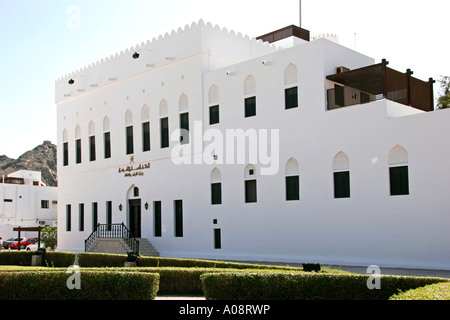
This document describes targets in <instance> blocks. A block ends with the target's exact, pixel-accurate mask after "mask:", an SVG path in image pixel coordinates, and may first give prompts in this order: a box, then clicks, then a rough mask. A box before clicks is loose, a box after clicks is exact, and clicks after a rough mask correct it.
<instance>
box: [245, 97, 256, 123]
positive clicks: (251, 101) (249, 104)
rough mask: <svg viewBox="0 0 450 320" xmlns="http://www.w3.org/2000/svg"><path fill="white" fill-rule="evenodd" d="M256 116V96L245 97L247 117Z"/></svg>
mask: <svg viewBox="0 0 450 320" xmlns="http://www.w3.org/2000/svg"><path fill="white" fill-rule="evenodd" d="M253 116H256V97H251V98H247V99H245V117H246V118H247V117H253Z"/></svg>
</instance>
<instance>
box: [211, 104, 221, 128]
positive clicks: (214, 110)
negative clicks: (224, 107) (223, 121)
mask: <svg viewBox="0 0 450 320" xmlns="http://www.w3.org/2000/svg"><path fill="white" fill-rule="evenodd" d="M219 121H220V118H219V106H212V107H209V124H216V123H219Z"/></svg>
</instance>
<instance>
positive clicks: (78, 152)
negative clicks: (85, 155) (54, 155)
mask: <svg viewBox="0 0 450 320" xmlns="http://www.w3.org/2000/svg"><path fill="white" fill-rule="evenodd" d="M75 148H76V150H75V154H76V163H81V139H78V140H77V141H76V143H75Z"/></svg>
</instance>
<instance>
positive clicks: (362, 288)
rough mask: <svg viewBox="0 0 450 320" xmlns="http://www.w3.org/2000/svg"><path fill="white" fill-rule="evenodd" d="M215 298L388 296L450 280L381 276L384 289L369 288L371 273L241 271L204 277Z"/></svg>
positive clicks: (207, 294) (207, 293) (209, 295)
mask: <svg viewBox="0 0 450 320" xmlns="http://www.w3.org/2000/svg"><path fill="white" fill-rule="evenodd" d="M200 278H201V281H202V284H203V290H204V293H205V297H206V298H207V299H214V300H388V299H389V297H391V296H392V295H394V294H396V293H398V292H399V290H401V291H405V290H409V289H414V288H417V287H421V286H425V285H429V284H433V283H438V282H443V281H448V279H440V278H421V277H401V276H381V279H380V280H381V289H374V290H369V289H368V288H367V280H368V278H369V275H349V274H326V273H300V272H297V273H293V272H258V273H256V272H239V273H229V272H228V273H212V274H204V275H202V276H201V277H200Z"/></svg>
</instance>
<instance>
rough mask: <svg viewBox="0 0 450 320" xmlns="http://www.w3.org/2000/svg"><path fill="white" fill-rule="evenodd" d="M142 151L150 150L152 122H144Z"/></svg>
mask: <svg viewBox="0 0 450 320" xmlns="http://www.w3.org/2000/svg"><path fill="white" fill-rule="evenodd" d="M142 151H144V152H145V151H150V122H144V123H143V124H142Z"/></svg>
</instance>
